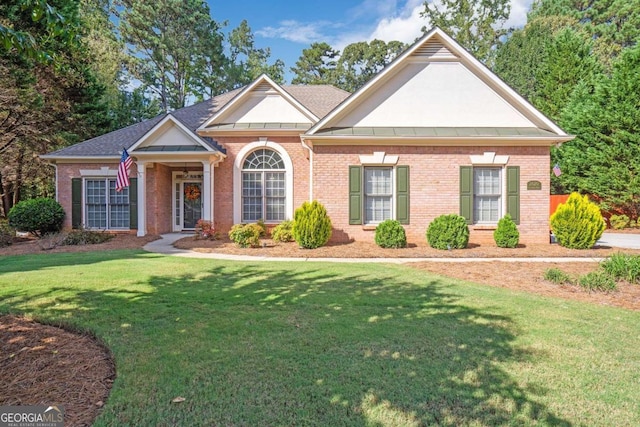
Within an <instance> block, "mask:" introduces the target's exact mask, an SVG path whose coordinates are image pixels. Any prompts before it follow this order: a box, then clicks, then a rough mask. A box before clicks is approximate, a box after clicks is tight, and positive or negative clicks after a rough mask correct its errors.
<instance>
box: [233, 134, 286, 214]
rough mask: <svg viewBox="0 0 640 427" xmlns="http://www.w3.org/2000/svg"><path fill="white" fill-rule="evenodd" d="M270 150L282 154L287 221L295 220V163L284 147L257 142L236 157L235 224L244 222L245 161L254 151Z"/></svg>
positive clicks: (234, 177) (234, 165)
mask: <svg viewBox="0 0 640 427" xmlns="http://www.w3.org/2000/svg"><path fill="white" fill-rule="evenodd" d="M259 148H270V149H272V150H274V151H276V152H277V153H278V154H280V157H282V161H283V162H284V167H285V174H284V176H285V185H286V195H285V197H286V200H285V219H292V218H293V162H292V161H291V157H289V153H287V150H285V149H284V147H283V146H282V145H280V144H278V143H277V142H273V141H255V142H252V143H250V144H247V145H245V146H244V147H243V148H242V150H240V151H239V152H238V154H237V155H236V159H235V161H234V163H233V223H234V224H240V223H241V222H242V164H243V163H244V159H245V158H246V157H247V155H249V153H251V152H252V151H254V150H257V149H259Z"/></svg>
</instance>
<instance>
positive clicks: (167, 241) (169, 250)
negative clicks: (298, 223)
mask: <svg viewBox="0 0 640 427" xmlns="http://www.w3.org/2000/svg"><path fill="white" fill-rule="evenodd" d="M636 236H637V237H636V238H637V239H640V235H636ZM161 237H162V238H161V239H158V240H154V241H153V242H150V243H147V244H146V245H144V247H143V248H142V249H144V250H145V251H148V252H154V253H158V254H163V255H172V256H178V257H183V258H208V259H220V260H228V261H271V262H301V261H312V262H342V263H355V262H369V263H374V262H375V263H387V264H407V263H412V262H454V263H455V262H493V261H500V262H600V261H602V258H297V257H296V258H278V257H265V256H251V255H231V254H217V253H203V252H195V251H190V250H186V249H177V248H175V247H173V243H174V242H175V241H177V240H180V239H182V238H184V237H188V235H186V234H181V233H170V234H163V235H162V236H161ZM608 245H610V246H612V245H611V244H610V243H608ZM638 248H640V242H639V246H638Z"/></svg>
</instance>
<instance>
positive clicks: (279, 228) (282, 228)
mask: <svg viewBox="0 0 640 427" xmlns="http://www.w3.org/2000/svg"><path fill="white" fill-rule="evenodd" d="M271 238H272V239H273V240H274V241H276V242H293V221H290V220H286V221H282V222H281V223H280V224H278V225H276V226H275V227H274V228H273V231H271Z"/></svg>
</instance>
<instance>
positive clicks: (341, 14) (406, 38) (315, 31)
mask: <svg viewBox="0 0 640 427" xmlns="http://www.w3.org/2000/svg"><path fill="white" fill-rule="evenodd" d="M429 1H433V0H429ZM435 1H437V0H435ZM531 2H532V0H511V17H510V18H509V21H508V22H507V26H516V27H519V26H522V25H524V23H525V22H526V14H527V11H528V10H529V7H530V6H531ZM208 3H209V7H210V8H211V14H212V16H213V18H214V19H215V20H216V21H224V20H227V21H228V23H229V25H228V27H227V31H228V30H229V29H231V28H235V27H237V26H238V24H239V23H240V22H241V21H242V20H243V19H246V20H247V21H248V22H249V25H250V26H251V29H252V30H253V33H254V35H255V41H256V46H257V47H260V48H265V47H270V48H271V57H272V58H273V59H276V58H280V59H282V60H283V61H284V62H285V69H286V71H287V76H286V77H287V80H290V78H291V75H290V73H289V68H291V67H292V66H294V65H295V62H296V60H297V59H298V58H299V57H300V55H301V53H302V49H305V48H307V47H309V45H310V44H311V43H313V42H322V41H325V42H327V43H329V44H330V45H331V46H332V47H333V48H334V49H338V50H341V49H342V48H344V47H345V46H346V45H348V44H349V43H353V42H357V41H370V40H373V39H375V38H378V39H381V40H385V41H391V40H400V41H403V42H406V43H411V42H413V41H414V40H415V39H416V38H417V37H419V36H420V35H421V34H422V32H421V31H420V29H421V28H422V27H423V26H425V25H426V26H427V27H429V23H428V22H427V20H425V19H424V18H422V17H421V16H420V12H421V11H422V10H423V9H424V6H423V0H360V1H353V0H323V1H317V0H298V1H291V0H248V1H242V0H240V1H233V0H231V1H230V0H226V1H220V0H208Z"/></svg>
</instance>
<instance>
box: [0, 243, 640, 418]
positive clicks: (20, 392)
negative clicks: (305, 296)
mask: <svg viewBox="0 0 640 427" xmlns="http://www.w3.org/2000/svg"><path fill="white" fill-rule="evenodd" d="M157 238H158V236H147V237H135V236H133V235H117V236H116V237H115V238H114V239H112V240H111V241H109V242H106V243H101V244H99V245H87V246H61V247H57V248H55V249H52V250H50V251H46V252H43V251H42V249H41V248H40V246H39V245H38V243H37V242H36V241H34V240H32V239H22V240H21V241H16V242H15V244H14V245H12V246H9V247H8V248H0V256H1V255H18V254H30V253H48V252H54V253H56V252H87V251H102V250H111V249H139V248H142V246H144V245H145V244H146V243H148V242H150V241H152V240H155V239H157ZM263 243H264V245H265V247H260V248H253V249H251V248H249V249H242V248H238V247H237V246H236V245H234V244H233V243H231V242H230V241H229V240H228V239H226V238H225V239H221V240H217V241H205V240H195V239H194V238H193V237H192V236H186V237H185V238H184V239H181V240H179V241H178V242H176V244H175V246H176V247H178V248H183V249H192V250H194V251H198V252H205V253H206V252H218V253H226V254H239V255H255V256H260V257H299V258H310V257H318V258H326V257H336V258H354V257H367V258H368V257H371V258H379V257H390V258H393V257H405V258H407V257H424V258H445V257H448V258H460V257H464V258H493V257H500V258H523V257H581V258H604V257H607V256H609V255H611V254H613V253H616V252H625V253H631V254H639V255H640V251H639V250H629V249H617V248H608V247H595V248H594V249H590V250H586V251H576V250H569V249H565V248H562V247H561V246H559V245H527V246H520V247H518V248H516V249H501V248H496V247H495V246H492V245H479V244H473V243H472V244H470V245H469V246H470V247H469V248H467V249H463V250H454V251H438V250H435V249H431V248H429V247H428V246H427V245H426V243H424V244H423V243H413V244H410V245H409V247H408V248H404V249H386V250H385V249H380V248H378V247H377V246H376V245H375V244H374V243H373V242H351V243H346V244H330V245H328V246H326V247H323V248H318V249H314V250H307V249H300V248H298V246H297V245H296V244H295V243H290V244H274V243H273V242H272V241H271V240H264V241H263ZM407 265H408V266H411V267H413V268H418V269H423V270H426V271H429V272H433V273H436V274H441V275H444V276H448V277H453V278H458V279H462V280H468V281H472V282H476V283H483V284H486V285H490V286H497V287H502V288H508V289H512V290H515V291H524V292H530V293H532V294H538V295H544V296H549V297H556V298H563V299H568V300H577V301H585V302H590V303H594V304H601V305H609V306H616V307H621V308H626V309H630V310H640V286H638V285H631V284H626V283H621V284H619V286H618V290H617V291H615V292H609V293H602V292H592V293H589V292H587V291H584V290H582V289H581V288H579V287H576V286H558V285H554V284H552V283H549V282H546V281H544V280H543V279H542V275H543V274H544V271H545V270H546V269H548V268H559V269H561V270H563V271H564V272H566V273H568V274H570V275H573V276H577V275H580V274H585V273H587V272H590V271H594V270H595V269H596V268H597V267H598V263H597V262H595V261H594V262H579V263H578V262H554V263H547V262H497V261H496V262H486V261H484V262H483V261H479V262H465V263H461V262H460V263H451V262H446V263H442V262H433V261H424V262H417V263H412V264H407ZM0 343H2V347H0V372H1V375H2V377H3V381H0V405H17V404H22V405H27V404H47V405H50V404H56V403H57V404H60V405H62V406H64V407H65V426H88V425H91V423H92V422H93V420H94V419H95V417H96V416H97V415H98V413H99V411H100V408H101V407H102V405H103V404H104V402H105V401H106V400H105V399H106V398H107V396H108V394H109V390H110V387H111V383H112V381H113V379H114V378H115V368H114V365H113V361H112V360H111V358H110V356H109V352H108V350H106V349H105V348H104V347H102V346H101V345H99V344H97V343H96V342H95V341H94V340H93V339H91V338H90V337H88V336H86V335H82V334H75V333H71V332H67V331H64V330H62V329H59V328H56V327H52V326H46V325H42V324H39V323H35V322H32V321H30V320H28V319H24V318H19V317H15V316H0Z"/></svg>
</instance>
